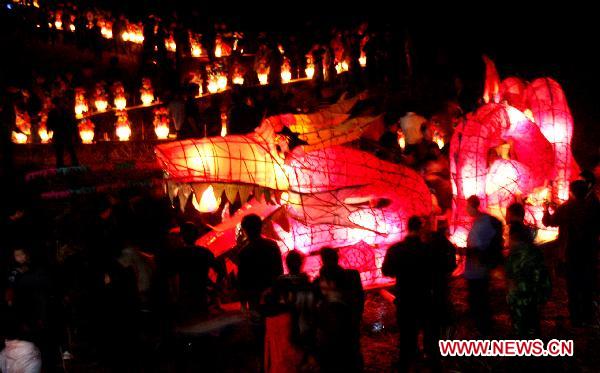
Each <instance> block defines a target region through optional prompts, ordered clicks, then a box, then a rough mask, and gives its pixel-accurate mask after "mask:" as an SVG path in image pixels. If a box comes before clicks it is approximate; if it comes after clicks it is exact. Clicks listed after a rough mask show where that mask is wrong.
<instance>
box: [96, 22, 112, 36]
mask: <svg viewBox="0 0 600 373" xmlns="http://www.w3.org/2000/svg"><path fill="white" fill-rule="evenodd" d="M98 27H100V34H101V35H102V37H103V38H105V39H112V38H113V32H112V27H113V23H112V22H111V21H109V20H106V19H103V18H100V19H99V20H98Z"/></svg>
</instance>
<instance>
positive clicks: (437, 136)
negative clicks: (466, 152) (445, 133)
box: [433, 131, 444, 149]
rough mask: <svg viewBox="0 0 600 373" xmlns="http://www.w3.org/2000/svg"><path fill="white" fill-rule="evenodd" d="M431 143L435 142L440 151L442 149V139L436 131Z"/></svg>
mask: <svg viewBox="0 0 600 373" xmlns="http://www.w3.org/2000/svg"><path fill="white" fill-rule="evenodd" d="M433 142H435V143H436V144H437V146H438V147H439V148H440V149H442V148H443V147H444V138H443V137H442V136H441V135H440V134H439V132H437V131H436V132H435V133H434V134H433Z"/></svg>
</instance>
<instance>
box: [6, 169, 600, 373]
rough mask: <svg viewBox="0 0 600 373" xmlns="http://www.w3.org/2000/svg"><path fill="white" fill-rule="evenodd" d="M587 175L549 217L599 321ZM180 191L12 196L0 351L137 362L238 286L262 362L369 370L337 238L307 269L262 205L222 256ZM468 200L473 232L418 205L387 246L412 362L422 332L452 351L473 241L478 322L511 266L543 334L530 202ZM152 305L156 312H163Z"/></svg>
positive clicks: (524, 326) (47, 366)
mask: <svg viewBox="0 0 600 373" xmlns="http://www.w3.org/2000/svg"><path fill="white" fill-rule="evenodd" d="M584 176H585V177H586V179H582V180H576V181H573V182H572V183H571V188H570V190H571V195H570V198H569V200H568V201H567V202H566V203H565V204H564V205H562V206H557V207H556V206H548V209H547V211H546V213H545V215H544V224H546V225H548V226H558V227H559V233H560V241H561V243H562V244H563V246H562V248H563V250H564V251H562V253H563V258H564V263H565V276H566V280H567V292H568V297H569V315H570V319H571V324H572V325H573V327H582V326H584V327H589V325H590V323H591V322H592V321H593V294H594V291H595V283H596V257H597V254H598V237H599V233H600V232H599V230H598V224H597V222H598V219H599V218H600V216H599V214H600V204H599V202H598V199H597V197H596V195H595V194H594V193H593V186H594V185H593V181H594V180H593V179H592V178H591V176H590V175H589V174H588V173H584ZM169 206H170V205H169V203H168V201H164V200H162V199H161V198H159V197H158V194H157V195H147V194H146V195H144V194H141V195H132V196H127V197H125V196H121V197H120V198H118V197H117V196H110V197H109V198H100V199H99V200H98V201H97V203H95V204H94V208H93V209H92V210H91V211H86V212H83V211H78V209H77V208H76V207H75V206H72V208H70V209H69V210H67V211H64V212H63V213H62V214H60V215H58V216H54V217H52V220H51V221H46V220H44V219H47V218H48V217H47V216H46V217H44V216H43V214H40V211H37V212H36V210H35V209H34V208H28V209H15V210H13V211H11V213H10V214H9V215H8V217H7V218H6V219H5V220H4V221H3V231H5V232H10V234H7V235H5V236H4V237H3V243H2V249H3V251H2V268H3V271H4V273H6V274H7V275H6V276H5V277H4V280H3V281H2V288H3V294H4V296H3V298H2V320H3V321H4V324H3V326H4V327H3V329H2V334H3V336H4V337H5V338H6V340H7V342H6V344H5V349H4V350H3V352H2V353H1V354H0V366H3V367H5V366H7V365H2V364H17V362H23V363H26V364H31V366H34V367H38V368H39V366H40V364H42V365H43V366H44V370H45V371H52V370H53V369H56V368H57V367H58V366H59V363H60V361H61V358H63V359H69V358H72V357H73V355H75V356H77V358H84V359H91V360H96V361H99V362H100V363H101V364H103V366H105V367H108V368H109V369H123V367H129V368H131V369H134V368H136V367H139V364H142V359H143V356H145V355H143V352H142V347H140V345H141V341H142V337H141V336H142V335H143V333H145V332H148V331H147V330H146V329H148V328H153V329H156V330H158V334H159V335H160V336H161V337H163V338H164V337H165V336H166V335H168V333H170V332H172V330H173V329H172V328H173V325H175V324H177V323H178V322H182V321H184V320H190V318H194V317H197V316H198V315H204V317H209V318H210V317H211V315H213V316H214V315H215V312H216V313H219V312H222V311H220V310H221V309H220V304H221V300H222V299H225V298H227V299H228V301H231V300H232V299H233V300H235V299H238V300H239V301H240V303H241V309H242V311H243V312H245V313H246V314H247V315H248V317H249V319H248V320H249V321H250V322H251V324H252V325H253V330H254V338H256V339H257V343H259V345H260V346H264V347H262V348H261V349H260V351H261V354H264V355H263V356H264V363H263V369H264V370H265V371H269V372H278V371H314V370H316V369H320V370H321V371H324V372H338V371H344V372H348V371H361V370H362V368H363V360H362V354H361V344H360V336H361V332H360V325H361V320H362V314H363V310H364V301H365V292H364V290H363V288H362V284H361V278H360V274H359V273H358V271H356V270H352V269H347V268H342V267H341V266H340V264H339V258H338V254H337V251H336V250H335V249H334V248H328V247H324V248H322V250H321V251H320V252H319V254H320V259H321V269H320V271H319V273H318V275H317V276H316V278H314V279H312V280H311V279H310V278H309V276H308V275H307V274H306V273H305V272H303V263H304V259H305V256H304V254H302V253H300V252H299V251H295V250H292V251H290V252H288V253H286V254H285V255H284V260H282V255H281V253H280V250H279V246H278V244H277V243H276V242H275V241H273V240H270V239H267V238H265V237H263V236H262V235H261V232H262V220H261V218H260V217H259V216H257V215H252V214H251V215H247V216H245V217H244V218H243V220H242V222H241V232H242V234H241V236H240V237H241V239H240V240H239V241H238V245H237V246H236V247H235V248H234V249H233V250H232V252H231V253H229V254H228V255H227V259H228V260H230V261H231V262H232V263H234V264H235V266H234V267H235V270H234V269H232V268H230V264H228V263H227V260H225V258H224V257H218V258H215V256H214V254H213V253H211V252H210V251H209V250H208V249H206V248H204V247H200V246H197V245H196V242H197V239H198V238H199V237H200V235H201V234H202V233H203V229H205V227H202V226H198V225H196V224H194V223H191V222H189V221H187V220H184V217H183V216H176V215H175V214H174V211H173V210H172V209H171V208H170V207H169ZM468 206H469V207H468V212H469V214H470V215H471V216H472V218H473V225H472V228H471V231H470V233H469V235H468V240H467V247H466V248H464V249H457V248H456V247H455V246H454V245H453V244H452V243H451V242H450V241H449V239H448V224H447V223H446V221H445V220H443V219H442V220H433V221H432V220H431V219H430V218H428V217H417V216H413V217H411V218H410V219H409V220H408V222H407V227H408V234H407V236H406V237H405V238H404V240H403V241H401V242H399V243H397V244H395V245H392V246H391V247H390V248H389V249H388V251H387V253H386V255H385V259H384V261H383V264H382V272H383V274H384V275H385V276H389V277H392V278H394V279H395V280H396V284H395V287H394V289H393V295H394V296H395V305H396V310H397V324H398V329H399V332H400V341H399V351H400V357H399V368H400V369H401V370H402V371H406V370H408V369H410V367H411V365H412V364H414V363H415V361H416V360H417V358H419V356H421V352H420V351H419V347H418V346H419V344H418V338H419V334H420V333H421V332H422V333H423V349H424V350H423V352H422V354H424V356H425V358H426V360H425V361H427V362H428V364H431V367H432V369H438V368H440V367H441V365H440V364H442V362H441V357H440V355H439V350H438V347H437V341H438V340H439V339H440V338H442V337H441V336H442V335H444V334H445V330H447V328H449V327H450V326H451V325H452V323H453V322H454V320H453V316H452V315H453V312H452V305H451V303H450V300H449V296H450V294H449V289H450V285H449V284H450V281H451V278H452V277H451V276H452V273H453V272H454V271H455V269H456V267H457V258H459V257H461V256H462V257H463V258H464V261H465V268H464V273H463V277H464V278H465V281H466V283H467V289H468V299H467V300H468V304H469V308H470V315H471V317H472V319H473V325H474V328H475V330H477V333H478V335H480V336H481V337H483V338H488V337H490V336H492V335H494V328H493V322H492V314H493V313H494V310H493V309H492V308H491V306H490V294H489V291H490V276H491V273H493V272H494V271H498V270H502V269H503V270H504V271H505V273H506V279H507V281H508V282H507V298H506V299H507V303H508V306H509V308H510V310H511V318H512V322H513V327H514V335H516V336H518V337H521V338H539V337H540V336H541V335H542V330H541V328H540V309H541V307H543V305H544V303H545V302H546V301H547V300H548V298H549V297H550V294H551V292H552V283H551V278H552V275H551V272H552V269H551V268H548V267H547V266H548V262H547V261H546V260H545V259H544V255H545V254H546V253H544V252H543V250H542V249H541V248H540V247H538V246H536V245H535V244H534V237H535V234H536V232H535V229H534V228H533V227H530V226H528V225H527V224H526V223H525V222H524V218H525V214H524V208H523V205H521V204H519V203H514V204H512V205H511V206H509V207H508V209H507V213H506V216H505V217H504V220H505V222H506V224H507V227H506V228H505V226H504V224H503V223H502V222H501V221H500V220H498V219H497V218H496V217H494V216H491V215H489V214H487V213H485V212H484V211H482V210H481V209H480V202H479V199H478V198H477V197H475V196H472V197H470V198H469V200H468ZM76 227H80V228H79V229H74V228H76ZM505 231H506V232H507V234H505V233H504V232H505ZM27 232H36V234H35V235H31V233H29V234H28V233H27ZM505 236H506V237H507V238H508V239H507V240H506V242H505V241H504V237H505ZM284 261H285V266H284ZM284 268H285V269H284ZM144 315H154V317H153V318H152V322H151V324H153V326H152V327H150V326H149V324H144V322H143V320H144ZM164 333H166V334H164ZM132 346H138V347H136V348H132ZM15 359H16V360H15ZM9 371H10V370H9ZM33 371H36V370H35V369H34V370H33ZM37 371H39V370H37Z"/></svg>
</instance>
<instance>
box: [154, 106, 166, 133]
mask: <svg viewBox="0 0 600 373" xmlns="http://www.w3.org/2000/svg"><path fill="white" fill-rule="evenodd" d="M153 124H154V133H155V134H156V137H157V138H158V139H159V140H165V139H167V138H168V137H169V109H167V108H166V107H162V108H160V109H156V110H154V121H153Z"/></svg>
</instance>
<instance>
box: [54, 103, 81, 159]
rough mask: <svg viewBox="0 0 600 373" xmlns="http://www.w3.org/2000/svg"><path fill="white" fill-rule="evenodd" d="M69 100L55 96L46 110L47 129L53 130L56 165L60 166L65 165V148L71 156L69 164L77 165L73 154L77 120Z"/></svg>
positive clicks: (75, 155)
mask: <svg viewBox="0 0 600 373" xmlns="http://www.w3.org/2000/svg"><path fill="white" fill-rule="evenodd" d="M70 102H71V103H72V101H71V100H67V99H66V98H64V97H63V98H55V99H54V100H52V109H50V111H49V112H48V121H47V122H46V123H47V124H46V125H47V126H48V130H50V131H53V132H54V135H53V136H52V144H53V145H54V151H55V153H56V167H57V168H61V167H64V165H65V160H64V153H65V149H66V150H67V152H68V153H69V155H70V157H71V164H72V165H73V166H77V165H78V164H79V163H78V161H77V154H75V144H74V141H75V136H76V134H77V122H76V120H75V113H74V111H73V105H69V103H70Z"/></svg>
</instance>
